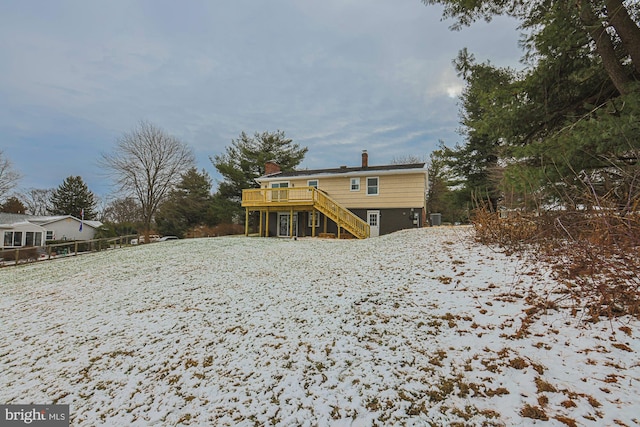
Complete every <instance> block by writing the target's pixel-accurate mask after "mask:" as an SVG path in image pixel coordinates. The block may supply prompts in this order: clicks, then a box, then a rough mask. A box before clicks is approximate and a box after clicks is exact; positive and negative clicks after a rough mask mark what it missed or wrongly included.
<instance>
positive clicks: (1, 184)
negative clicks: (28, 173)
mask: <svg viewBox="0 0 640 427" xmlns="http://www.w3.org/2000/svg"><path fill="white" fill-rule="evenodd" d="M20 178H21V176H20V174H19V173H18V172H16V171H15V170H14V169H13V165H12V164H11V162H10V161H9V159H7V158H6V157H5V156H4V153H3V152H2V150H0V200H2V199H4V198H5V197H6V196H7V195H8V194H9V192H10V191H11V190H13V189H14V188H15V186H16V185H18V181H19V180H20Z"/></svg>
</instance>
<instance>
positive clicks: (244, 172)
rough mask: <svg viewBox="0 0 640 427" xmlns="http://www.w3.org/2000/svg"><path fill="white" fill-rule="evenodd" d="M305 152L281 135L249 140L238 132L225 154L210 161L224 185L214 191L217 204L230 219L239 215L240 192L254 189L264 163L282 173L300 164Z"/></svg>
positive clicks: (244, 134) (258, 136)
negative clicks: (278, 169) (220, 203)
mask: <svg viewBox="0 0 640 427" xmlns="http://www.w3.org/2000/svg"><path fill="white" fill-rule="evenodd" d="M307 151H308V148H306V147H304V148H300V146H299V145H298V144H294V143H293V140H291V139H289V138H287V137H286V136H285V134H284V132H283V131H280V130H278V131H276V132H263V133H261V134H260V133H257V132H256V133H255V134H254V135H253V137H251V136H249V135H247V134H246V133H244V132H242V133H241V134H240V137H239V138H238V139H235V140H232V141H231V146H229V147H227V149H226V152H225V153H224V154H221V155H216V156H214V157H213V158H210V160H211V162H212V163H213V165H214V166H215V167H216V169H217V170H218V172H220V174H221V175H222V176H223V177H224V181H223V182H221V183H220V185H219V187H218V195H219V196H220V197H219V198H217V202H222V201H224V204H225V208H226V209H232V212H231V217H233V216H235V215H239V214H240V213H241V212H242V211H241V208H240V202H241V200H242V190H243V189H247V188H256V187H257V186H258V185H257V183H256V182H255V179H256V178H258V177H259V176H262V175H264V173H265V170H264V168H265V163H266V162H267V161H274V162H276V163H277V164H278V165H279V166H280V169H281V170H282V171H291V170H294V169H295V167H296V166H298V165H299V164H300V162H302V159H304V156H305V154H306V153H307Z"/></svg>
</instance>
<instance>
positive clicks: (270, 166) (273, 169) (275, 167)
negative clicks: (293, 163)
mask: <svg viewBox="0 0 640 427" xmlns="http://www.w3.org/2000/svg"><path fill="white" fill-rule="evenodd" d="M278 172H280V165H279V164H277V163H276V162H273V161H271V160H269V161H268V162H267V163H265V164H264V174H265V175H271V174H274V173H278Z"/></svg>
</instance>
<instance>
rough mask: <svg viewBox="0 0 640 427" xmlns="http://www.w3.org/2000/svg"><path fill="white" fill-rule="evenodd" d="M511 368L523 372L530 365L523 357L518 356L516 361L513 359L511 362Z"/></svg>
mask: <svg viewBox="0 0 640 427" xmlns="http://www.w3.org/2000/svg"><path fill="white" fill-rule="evenodd" d="M509 366H511V367H512V368H513V369H518V370H522V369H525V368H526V367H527V366H529V364H528V363H527V361H526V360H524V359H523V358H522V357H519V356H518V357H516V358H515V359H511V360H510V361H509Z"/></svg>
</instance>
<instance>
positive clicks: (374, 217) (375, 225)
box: [367, 211, 380, 237]
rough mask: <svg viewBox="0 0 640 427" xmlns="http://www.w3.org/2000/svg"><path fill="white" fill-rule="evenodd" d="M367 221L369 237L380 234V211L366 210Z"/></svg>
mask: <svg viewBox="0 0 640 427" xmlns="http://www.w3.org/2000/svg"><path fill="white" fill-rule="evenodd" d="M367 223H369V237H378V236H379V235H380V211H367Z"/></svg>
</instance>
